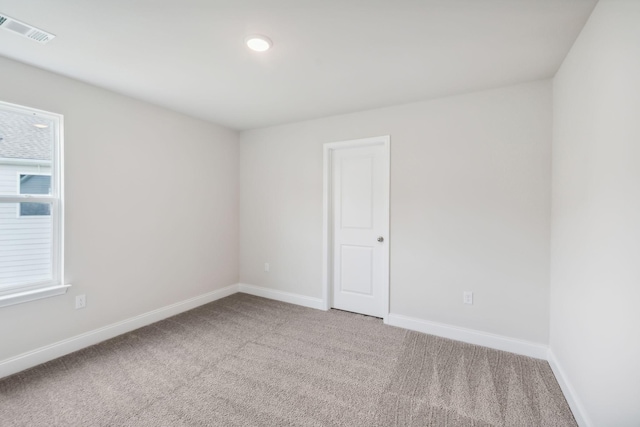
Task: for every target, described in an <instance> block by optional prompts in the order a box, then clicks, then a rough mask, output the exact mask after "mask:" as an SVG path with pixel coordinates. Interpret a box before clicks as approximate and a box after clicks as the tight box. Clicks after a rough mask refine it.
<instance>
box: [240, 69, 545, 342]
mask: <svg viewBox="0 0 640 427" xmlns="http://www.w3.org/2000/svg"><path fill="white" fill-rule="evenodd" d="M387 134H388V135H391V157H392V161H391V163H392V164H391V240H390V244H391V246H390V250H391V312H392V313H395V314H402V315H405V316H411V317H415V318H419V319H426V320H431V321H437V322H443V323H446V324H450V325H456V326H461V327H466V328H471V329H477V330H481V331H485V332H491V333H495V334H500V335H504V336H508V337H513V338H519V339H523V340H528V341H532V342H537V343H543V344H546V343H547V341H548V324H549V307H548V304H549V288H548V286H549V233H550V225H549V218H550V168H551V163H550V142H551V86H550V82H549V81H539V82H533V83H529V84H522V85H518V86H513V87H507V88H501V89H496V90H490V91H485V92H480V93H473V94H468V95H461V96H455V97H450V98H445V99H439V100H433V101H428V102H421V103H415V104H410V105H404V106H398V107H392V108H385V109H379V110H373V111H366V112H362V113H356V114H348V115H342V116H335V117H330V118H325V119H320V120H313V121H307V122H301V123H296V124H291V125H284V126H278V127H272V128H265V129H258V130H252V131H246V132H242V133H241V135H240V140H241V147H240V195H241V196H240V224H241V226H240V230H241V232H240V236H241V237H240V248H241V255H240V281H241V282H242V283H247V284H251V285H258V286H263V287H268V288H272V289H277V290H281V291H288V292H293V293H298V294H302V295H305V296H309V297H316V298H320V297H321V296H322V295H321V290H322V271H321V264H322V144H323V143H325V142H334V141H341V140H348V139H357V138H363V137H369V136H378V135H387ZM265 262H270V263H271V271H270V272H269V273H265V272H264V269H263V265H264V263H265ZM463 290H471V291H474V292H475V295H474V296H475V301H474V305H473V306H468V305H463V304H462V292H463Z"/></svg>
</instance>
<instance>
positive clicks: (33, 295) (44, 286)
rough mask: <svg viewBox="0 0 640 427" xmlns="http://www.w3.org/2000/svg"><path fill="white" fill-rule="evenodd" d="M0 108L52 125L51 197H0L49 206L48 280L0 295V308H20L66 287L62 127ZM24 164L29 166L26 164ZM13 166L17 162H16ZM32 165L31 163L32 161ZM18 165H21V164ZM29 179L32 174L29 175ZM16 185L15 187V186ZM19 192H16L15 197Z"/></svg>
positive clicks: (55, 118)
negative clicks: (19, 306)
mask: <svg viewBox="0 0 640 427" xmlns="http://www.w3.org/2000/svg"><path fill="white" fill-rule="evenodd" d="M0 108H1V109H3V110H5V111H13V112H16V113H21V114H25V113H26V114H30V115H33V116H36V117H42V118H44V119H48V120H51V121H52V122H53V126H54V129H53V139H54V140H53V147H52V153H51V194H37V195H35V194H34V195H30V194H17V195H0V203H21V202H33V203H51V226H52V236H51V237H52V239H51V240H52V247H51V267H52V268H51V270H52V278H51V280H47V281H43V282H30V283H22V284H16V285H13V286H9V287H4V288H3V289H2V290H1V291H0V307H4V306H8V305H14V304H20V303H23V302H27V301H33V300H37V299H41V298H47V297H51V296H54V295H62V294H64V293H66V292H67V290H68V288H69V287H70V285H65V284H63V280H64V250H63V249H64V220H63V218H64V209H63V208H64V204H63V201H64V185H63V184H64V180H63V173H62V171H63V167H64V165H63V159H64V156H63V147H64V145H63V135H64V132H63V130H64V125H63V116H62V115H61V114H56V113H50V112H48V111H42V110H37V109H34V108H29V107H23V106H21V105H16V104H10V103H7V102H2V101H0ZM27 162H29V161H28V160H27ZM16 163H20V161H18V160H16ZM34 163H35V161H34ZM21 164H25V162H24V161H22V163H21ZM30 175H32V174H30ZM18 185H19V184H18ZM19 192H20V191H19V190H18V193H19Z"/></svg>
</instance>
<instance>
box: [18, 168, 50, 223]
mask: <svg viewBox="0 0 640 427" xmlns="http://www.w3.org/2000/svg"><path fill="white" fill-rule="evenodd" d="M16 175H17V177H16V182H17V187H18V188H17V189H16V194H20V195H23V196H38V194H22V192H21V191H20V175H29V176H51V174H50V173H42V172H16ZM52 185H53V184H52ZM29 202H31V200H29ZM16 208H17V209H18V210H17V212H16V217H17V218H41V217H51V212H50V213H49V215H22V214H21V213H20V203H17V204H16Z"/></svg>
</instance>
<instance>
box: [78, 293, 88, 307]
mask: <svg viewBox="0 0 640 427" xmlns="http://www.w3.org/2000/svg"><path fill="white" fill-rule="evenodd" d="M86 306H87V296H86V295H85V294H82V295H76V310H77V309H79V308H85V307H86Z"/></svg>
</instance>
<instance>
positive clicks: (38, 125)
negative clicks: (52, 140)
mask: <svg viewBox="0 0 640 427" xmlns="http://www.w3.org/2000/svg"><path fill="white" fill-rule="evenodd" d="M34 126H35V127H37V128H38V129H46V128H48V127H49V125H45V124H42V123H35V124H34Z"/></svg>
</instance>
